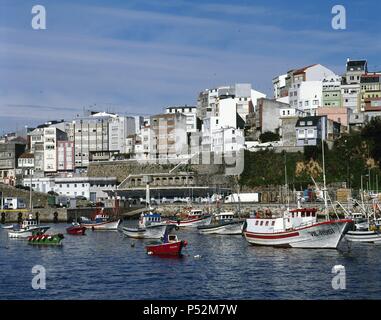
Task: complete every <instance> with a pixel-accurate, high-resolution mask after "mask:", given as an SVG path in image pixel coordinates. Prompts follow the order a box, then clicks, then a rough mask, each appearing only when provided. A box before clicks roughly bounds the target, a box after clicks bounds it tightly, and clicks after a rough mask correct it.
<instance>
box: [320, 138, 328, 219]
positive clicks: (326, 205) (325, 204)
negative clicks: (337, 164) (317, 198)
mask: <svg viewBox="0 0 381 320" xmlns="http://www.w3.org/2000/svg"><path fill="white" fill-rule="evenodd" d="M321 148H322V157H323V184H324V187H323V197H324V211H325V214H326V220H328V217H329V214H328V201H327V193H326V192H327V183H326V178H325V153H324V139H323V138H322V139H321Z"/></svg>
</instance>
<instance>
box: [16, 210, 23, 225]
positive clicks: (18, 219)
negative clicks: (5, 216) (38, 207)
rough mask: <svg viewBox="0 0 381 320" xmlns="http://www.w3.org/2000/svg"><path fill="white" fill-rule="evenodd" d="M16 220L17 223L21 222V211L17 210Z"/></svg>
mask: <svg viewBox="0 0 381 320" xmlns="http://www.w3.org/2000/svg"><path fill="white" fill-rule="evenodd" d="M17 222H18V223H19V224H21V223H22V213H21V212H19V214H18V216H17Z"/></svg>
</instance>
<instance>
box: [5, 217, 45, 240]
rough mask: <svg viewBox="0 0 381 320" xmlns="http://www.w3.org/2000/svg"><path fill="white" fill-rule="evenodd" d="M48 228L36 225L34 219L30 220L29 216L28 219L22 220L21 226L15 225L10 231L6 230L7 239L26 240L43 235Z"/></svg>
mask: <svg viewBox="0 0 381 320" xmlns="http://www.w3.org/2000/svg"><path fill="white" fill-rule="evenodd" d="M49 228H50V227H48V226H41V225H39V224H38V222H37V220H36V219H33V218H32V215H31V214H30V215H29V218H28V219H25V220H23V222H22V224H21V226H20V225H15V226H13V228H12V229H8V237H9V238H18V239H27V238H28V237H30V236H33V235H36V234H43V233H45V232H46V231H47V230H49Z"/></svg>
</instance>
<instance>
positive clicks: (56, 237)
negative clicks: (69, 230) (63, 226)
mask: <svg viewBox="0 0 381 320" xmlns="http://www.w3.org/2000/svg"><path fill="white" fill-rule="evenodd" d="M63 238H64V236H63V234H62V233H58V234H41V235H35V236H30V237H29V238H28V243H29V244H35V245H55V246H57V245H61V244H62V243H61V241H62V239H63Z"/></svg>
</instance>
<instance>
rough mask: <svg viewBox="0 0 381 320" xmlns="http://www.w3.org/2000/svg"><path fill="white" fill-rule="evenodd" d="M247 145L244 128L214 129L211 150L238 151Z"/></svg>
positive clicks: (222, 151)
mask: <svg viewBox="0 0 381 320" xmlns="http://www.w3.org/2000/svg"><path fill="white" fill-rule="evenodd" d="M244 147H245V138H244V135H243V130H241V129H235V128H229V127H228V128H220V129H217V130H215V131H213V135H212V143H211V151H212V152H214V153H225V154H226V153H229V152H237V151H239V150H240V149H244Z"/></svg>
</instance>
